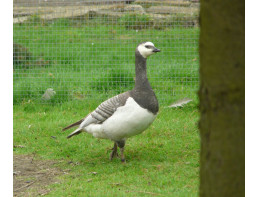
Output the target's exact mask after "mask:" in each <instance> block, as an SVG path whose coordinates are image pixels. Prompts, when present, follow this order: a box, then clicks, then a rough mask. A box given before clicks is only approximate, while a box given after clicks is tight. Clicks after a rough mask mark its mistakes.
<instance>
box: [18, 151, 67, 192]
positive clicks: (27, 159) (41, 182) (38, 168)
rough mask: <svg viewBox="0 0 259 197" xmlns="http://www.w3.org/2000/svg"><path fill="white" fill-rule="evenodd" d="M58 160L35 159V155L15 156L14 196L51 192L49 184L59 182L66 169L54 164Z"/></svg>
mask: <svg viewBox="0 0 259 197" xmlns="http://www.w3.org/2000/svg"><path fill="white" fill-rule="evenodd" d="M57 163H58V162H57V161H50V160H35V158H34V156H33V155H14V156H13V194H14V196H37V195H45V194H48V193H49V192H50V189H49V188H47V186H48V185H50V184H53V183H58V181H59V180H58V179H57V176H58V175H61V174H64V171H62V170H60V169H58V168H57V167H55V166H54V165H55V164H57Z"/></svg>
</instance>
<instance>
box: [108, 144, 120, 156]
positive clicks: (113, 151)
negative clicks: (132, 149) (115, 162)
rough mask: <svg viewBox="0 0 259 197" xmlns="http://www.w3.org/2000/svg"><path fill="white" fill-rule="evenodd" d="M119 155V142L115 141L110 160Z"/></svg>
mask: <svg viewBox="0 0 259 197" xmlns="http://www.w3.org/2000/svg"><path fill="white" fill-rule="evenodd" d="M117 155H118V153H117V143H116V142H114V146H113V148H112V153H111V155H110V160H112V159H113V158H114V157H115V156H117Z"/></svg>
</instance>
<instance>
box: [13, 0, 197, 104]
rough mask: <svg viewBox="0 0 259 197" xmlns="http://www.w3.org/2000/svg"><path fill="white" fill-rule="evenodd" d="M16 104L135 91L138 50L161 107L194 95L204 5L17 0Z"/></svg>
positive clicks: (181, 0)
mask: <svg viewBox="0 0 259 197" xmlns="http://www.w3.org/2000/svg"><path fill="white" fill-rule="evenodd" d="M13 9H14V11H13V80H14V83H13V84H14V87H13V91H14V94H13V96H14V98H13V99H14V104H19V103H22V102H28V101H33V102H39V103H49V102H51V103H63V102H67V101H81V100H85V99H87V100H98V101H102V100H104V99H107V98H109V97H111V96H113V95H116V94H118V93H122V92H124V91H127V90H130V89H131V88H133V87H134V77H135V56H134V55H135V54H134V53H135V48H136V46H137V45H138V44H139V43H140V42H143V41H151V42H153V43H154V44H155V46H156V47H157V48H159V49H161V51H162V52H161V53H159V54H156V55H153V56H151V57H150V58H149V59H148V61H147V69H148V71H147V72H148V78H149V81H150V83H151V86H152V87H153V89H154V91H155V92H156V95H157V97H158V100H159V102H160V104H162V105H167V104H170V103H172V102H173V101H175V100H178V99H181V98H184V97H189V98H192V99H195V98H196V93H197V90H198V86H199V75H198V69H199V59H198V57H199V55H198V38H199V23H198V14H199V1H198V0H178V1H177V0H95V1H93V0H14V8H13Z"/></svg>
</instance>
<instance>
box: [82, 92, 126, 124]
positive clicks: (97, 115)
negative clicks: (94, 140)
mask: <svg viewBox="0 0 259 197" xmlns="http://www.w3.org/2000/svg"><path fill="white" fill-rule="evenodd" d="M129 96H130V94H129V92H125V93H122V94H119V95H117V96H114V97H112V98H110V99H108V100H106V101H104V102H102V103H101V104H100V105H99V106H98V107H97V108H96V109H95V110H94V111H93V112H92V113H90V114H89V115H88V116H87V117H86V118H85V119H84V121H83V122H82V124H81V125H80V127H81V128H82V127H86V126H88V125H89V124H92V123H95V124H101V123H102V122H104V121H105V120H107V119H108V118H110V117H111V116H112V115H113V114H114V112H115V111H116V110H117V108H118V107H121V106H123V105H125V103H126V101H127V99H128V98H129Z"/></svg>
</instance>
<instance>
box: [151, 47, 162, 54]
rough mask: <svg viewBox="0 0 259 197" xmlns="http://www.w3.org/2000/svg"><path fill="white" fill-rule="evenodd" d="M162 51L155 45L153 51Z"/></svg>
mask: <svg viewBox="0 0 259 197" xmlns="http://www.w3.org/2000/svg"><path fill="white" fill-rule="evenodd" d="M160 51H161V50H160V49H157V48H155V47H154V49H153V52H154V53H157V52H160Z"/></svg>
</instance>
